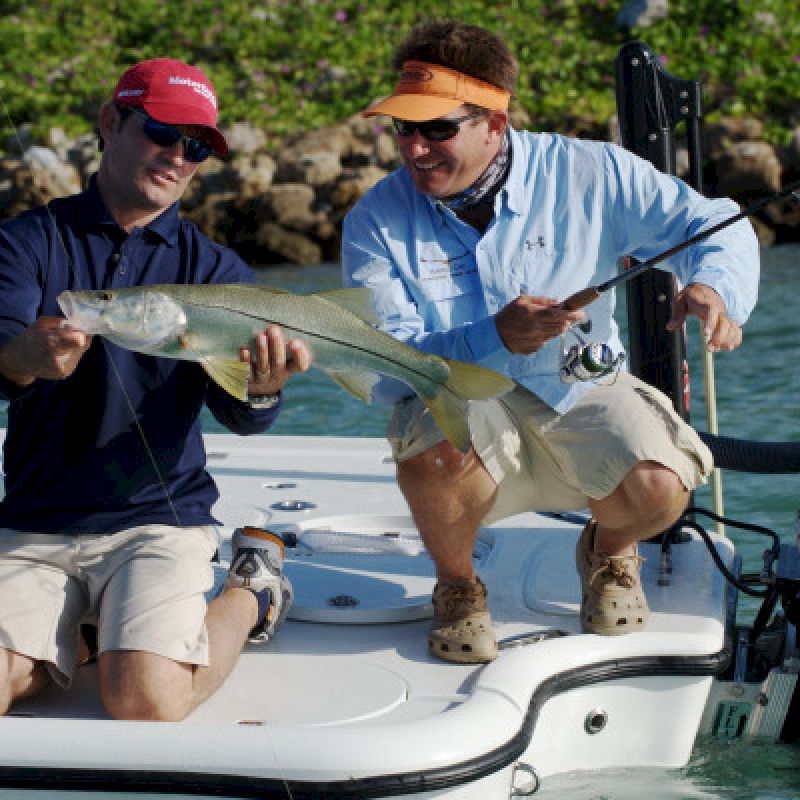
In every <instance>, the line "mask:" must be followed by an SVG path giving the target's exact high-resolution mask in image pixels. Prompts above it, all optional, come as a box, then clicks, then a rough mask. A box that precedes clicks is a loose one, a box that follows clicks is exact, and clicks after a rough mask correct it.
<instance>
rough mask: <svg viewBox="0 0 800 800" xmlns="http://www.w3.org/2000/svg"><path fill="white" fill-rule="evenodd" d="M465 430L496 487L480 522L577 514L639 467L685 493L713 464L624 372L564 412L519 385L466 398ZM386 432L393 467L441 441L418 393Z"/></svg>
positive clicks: (664, 406) (658, 401)
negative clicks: (661, 472) (667, 473)
mask: <svg viewBox="0 0 800 800" xmlns="http://www.w3.org/2000/svg"><path fill="white" fill-rule="evenodd" d="M469 428H470V433H471V434H472V442H473V446H474V448H475V452H476V453H477V454H478V456H479V457H480V459H481V461H482V462H483V465H484V466H485V467H486V469H487V471H488V472H489V474H490V475H491V476H492V478H493V479H494V481H495V482H496V483H497V486H498V492H497V501H496V503H495V505H494V507H493V509H492V511H491V512H490V513H489V515H488V516H487V518H486V520H485V522H486V523H487V524H488V523H490V522H493V521H495V520H498V519H502V518H503V517H507V516H510V515H512V514H517V513H520V512H522V511H569V510H578V509H584V508H586V507H587V505H588V500H589V498H592V499H595V500H599V499H602V498H604V497H607V496H608V495H610V494H611V493H612V492H613V491H614V489H616V487H617V486H618V485H619V484H620V482H621V481H622V480H623V478H625V476H626V475H627V474H628V473H629V472H630V470H631V469H632V468H633V467H634V466H635V465H636V464H637V463H638V462H639V461H655V462H657V463H659V464H663V465H664V466H665V467H667V468H668V469H671V470H672V471H673V472H675V474H676V475H677V476H678V477H679V478H680V480H681V482H682V483H683V485H684V486H685V487H686V488H687V489H688V490H689V491H692V490H694V489H696V488H697V487H698V486H699V485H700V484H702V483H704V482H705V481H706V480H707V477H708V475H709V474H710V472H711V469H712V467H713V459H712V455H711V452H710V451H709V449H708V447H706V445H705V444H704V443H703V441H702V440H701V439H700V437H699V436H698V434H697V432H696V431H695V430H694V429H693V428H692V427H691V426H689V425H688V424H686V423H685V422H684V421H683V420H682V419H681V418H680V417H679V416H678V415H677V413H676V412H675V410H674V409H673V407H672V403H671V402H670V400H669V398H668V397H667V396H666V395H665V394H663V392H660V391H659V390H658V389H655V388H653V387H652V386H650V385H648V384H646V383H645V382H644V381H641V380H639V379H638V378H636V377H634V376H632V375H629V374H627V373H620V374H619V375H617V376H616V378H615V379H614V380H612V381H609V382H608V383H606V384H603V385H598V386H595V387H594V388H593V389H591V390H590V391H589V392H587V393H586V394H585V395H584V396H583V397H582V398H581V399H580V400H579V401H578V402H577V403H576V404H575V405H574V406H573V407H572V408H571V409H570V410H569V411H568V412H566V413H565V414H559V413H557V412H556V411H554V410H553V409H552V408H551V407H550V406H548V405H547V404H546V403H544V402H543V401H542V400H540V399H539V398H538V397H537V396H536V395H535V394H533V393H532V392H530V391H528V390H527V389H525V388H523V387H521V386H519V387H517V388H516V389H514V390H513V391H511V392H509V393H508V394H506V395H504V396H503V397H500V398H495V399H493V400H481V401H474V402H471V403H470V405H469ZM387 436H388V439H389V441H390V443H391V445H392V450H393V453H394V457H395V459H396V460H397V461H404V460H406V459H408V458H411V457H412V456H415V455H418V454H419V453H421V452H423V451H424V450H427V449H428V448H429V447H432V446H433V445H435V444H437V443H438V442H440V441H442V440H443V439H444V436H443V435H442V433H441V431H440V430H439V427H438V426H437V425H436V423H435V422H434V420H433V417H432V415H431V414H430V412H429V411H428V409H427V408H426V407H425V405H424V404H423V403H422V401H421V400H419V398H417V397H412V398H409V399H408V400H405V401H403V402H401V403H398V404H397V405H396V407H395V410H394V413H393V415H392V418H391V419H390V421H389V425H388V429H387Z"/></svg>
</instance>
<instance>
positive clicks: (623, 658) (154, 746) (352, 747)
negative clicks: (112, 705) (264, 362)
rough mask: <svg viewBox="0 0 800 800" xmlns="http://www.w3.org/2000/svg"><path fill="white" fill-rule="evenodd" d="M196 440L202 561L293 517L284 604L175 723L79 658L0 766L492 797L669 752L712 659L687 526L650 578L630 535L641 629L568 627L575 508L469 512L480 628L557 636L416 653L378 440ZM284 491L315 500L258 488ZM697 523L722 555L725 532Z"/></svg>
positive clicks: (422, 608) (707, 562)
mask: <svg viewBox="0 0 800 800" xmlns="http://www.w3.org/2000/svg"><path fill="white" fill-rule="evenodd" d="M207 445H208V450H209V465H210V469H211V471H212V473H213V474H214V477H215V479H216V480H217V481H218V483H219V486H220V489H221V494H222V498H221V500H220V503H219V504H218V506H217V507H216V509H215V512H216V514H217V516H218V517H219V518H220V519H221V520H222V521H223V522H224V526H225V527H224V529H223V531H222V533H223V535H224V537H225V543H224V546H223V548H222V549H221V557H222V563H221V565H220V567H219V570H218V577H219V580H220V581H221V580H222V578H223V577H224V572H225V562H226V561H227V558H228V557H229V554H230V550H229V537H230V534H231V532H232V529H233V528H234V527H236V526H239V525H242V524H256V525H265V526H268V527H270V528H271V529H272V530H275V531H277V532H280V533H283V534H286V533H291V532H294V533H295V534H297V536H298V538H299V541H300V544H299V546H297V547H295V548H287V553H288V554H289V555H288V561H287V571H288V572H289V574H290V575H291V576H292V579H293V582H294V585H295V591H296V600H295V605H294V607H293V610H292V612H291V614H290V618H289V621H288V622H287V624H286V625H285V626H284V628H283V629H282V630H281V632H280V633H279V635H278V637H277V638H276V639H275V640H274V641H273V642H271V643H269V644H267V645H264V646H261V647H256V646H249V647H248V649H247V650H246V652H245V653H244V654H243V656H242V658H241V660H240V662H239V664H238V665H237V667H236V669H235V670H234V672H233V674H232V675H231V677H230V678H229V680H228V681H227V683H226V684H225V685H224V686H223V687H222V689H221V690H220V691H219V692H218V693H217V694H216V695H215V696H214V697H212V698H211V699H210V700H209V701H208V702H206V703H205V704H204V705H203V706H201V707H200V708H199V709H197V710H196V711H195V712H194V713H193V714H192V715H191V717H190V718H189V719H187V720H186V721H185V722H182V723H175V724H172V723H143V722H118V721H112V720H110V719H108V718H107V716H106V714H105V712H104V711H103V709H102V707H101V705H100V703H99V700H98V698H97V695H96V692H95V689H94V678H95V675H94V667H93V666H87V667H83V668H81V669H80V670H79V673H78V678H77V681H76V684H75V686H74V687H73V688H72V690H70V691H69V692H62V691H60V690H57V689H51V690H48V691H47V692H46V693H44V694H43V695H41V696H39V697H37V698H35V699H33V700H31V701H28V702H25V703H21V704H19V705H18V706H17V707H15V709H14V710H13V713H12V714H11V715H10V716H8V717H6V718H4V719H2V720H0V785H13V784H14V783H16V784H17V785H28V782H29V781H30V785H37V786H41V785H43V783H42V782H43V781H44V782H47V781H52V782H53V784H54V785H62V786H64V785H72V786H76V787H81V786H90V785H91V786H96V787H105V788H109V789H111V788H114V787H115V786H117V787H121V784H123V783H124V788H125V789H127V790H130V789H131V788H132V786H131V784H136V783H138V784H139V788H145V787H150V788H152V789H153V790H165V789H166V788H168V787H169V788H172V789H174V790H180V789H181V788H186V787H194V788H195V790H197V789H199V788H204V789H206V790H207V791H208V793H211V792H212V790H221V791H225V792H229V793H231V794H238V795H248V794H252V795H254V796H255V795H262V796H263V795H264V794H269V792H270V791H272V792H274V795H272V794H270V795H269V796H276V797H281V796H285V797H287V798H289V797H291V798H300V797H315V798H323V797H324V798H344V797H359V798H363V797H390V796H391V797H406V796H407V797H414V798H427V797H431V798H433V797H447V798H474V799H475V800H478V798H480V800H487V799H488V800H495V798H506V797H509V794H510V791H511V787H512V782H514V784H515V785H516V787H517V789H518V790H520V791H525V789H526V787H528V788H529V789H532V788H533V787H534V784H535V782H536V780H541V779H545V778H546V777H547V776H549V775H553V774H556V773H561V772H565V771H569V770H576V769H601V768H606V767H628V766H655V767H677V766H681V765H683V764H685V763H686V761H687V760H688V758H689V755H690V752H691V749H692V745H693V742H694V739H695V735H696V733H697V730H698V726H699V724H700V721H701V717H702V714H703V710H704V707H705V703H706V699H707V697H708V694H709V689H710V687H711V685H712V682H713V677H712V676H713V675H714V674H715V673H717V672H718V671H719V669H720V667H721V666H722V664H723V663H724V660H725V659H724V649H725V620H726V591H725V582H724V579H723V578H722V576H721V575H720V574H719V572H718V571H717V569H716V568H715V567H714V565H713V563H712V561H711V559H710V557H709V555H708V552H707V550H706V548H705V545H704V544H703V543H702V542H701V541H700V540H699V539H692V540H691V541H690V542H688V543H685V544H679V545H675V546H674V547H673V572H672V574H671V581H670V585H669V586H659V585H658V578H659V569H658V568H659V555H660V548H659V547H658V546H657V545H654V544H645V545H643V546H642V555H643V556H644V557H645V558H646V561H645V562H644V565H643V577H644V580H645V584H646V592H647V596H648V599H649V603H650V606H651V609H652V612H653V614H652V618H651V621H650V623H649V625H648V629H647V631H646V632H643V633H639V634H632V635H628V636H619V637H598V636H590V635H584V634H581V633H580V632H579V620H578V603H579V583H578V578H577V576H576V574H575V569H574V547H575V541H576V538H577V535H578V533H579V531H580V528H581V525H580V522H579V520H575V521H573V522H568V521H564V520H561V519H555V518H551V517H547V516H542V515H538V514H525V515H519V516H516V517H513V518H510V519H507V520H504V521H502V522H501V523H498V524H497V525H495V526H492V527H489V528H486V529H484V530H482V531H481V534H480V540H479V543H478V547H476V553H475V555H476V563H477V566H478V569H479V572H480V574H481V576H482V577H483V579H484V580H485V582H486V583H487V586H488V588H489V603H490V608H491V611H492V616H493V620H494V623H495V627H496V630H497V634H498V637H499V639H500V640H501V641H505V642H506V643H507V644H509V645H510V644H511V643H512V642H513V641H514V638H513V637H520V636H525V635H528V634H535V633H544V632H548V631H554V630H558V631H562V632H564V633H565V634H566V635H561V636H556V637H554V638H546V639H544V640H542V641H538V642H536V643H520V644H518V645H517V646H505V647H503V649H502V650H501V653H500V656H499V658H498V659H497V660H496V661H495V662H494V663H492V664H490V665H487V666H484V667H479V666H469V665H464V666H462V665H453V664H446V663H444V662H441V661H438V660H436V659H434V658H432V657H431V656H429V655H428V653H427V649H426V632H427V628H428V625H429V617H430V614H431V607H430V593H431V590H432V588H433V582H434V581H433V574H432V563H431V561H430V559H429V558H428V556H427V555H426V554H425V553H424V552H421V551H420V547H419V541H418V537H417V536H416V532H415V530H414V528H413V525H412V523H411V521H410V519H409V517H408V514H407V509H406V506H405V503H404V501H403V499H402V497H401V495H400V493H399V491H398V489H397V487H396V484H395V481H394V466H393V464H392V463H391V460H390V458H389V450H388V447H387V445H386V443H385V442H384V441H382V440H378V439H346V438H317V437H280V436H267V437H253V438H238V437H234V436H228V435H209V436H208V437H207ZM297 501H306V502H310V503H313V504H314V505H315V507H314V508H310V509H307V510H282V509H280V508H275V507H274V506H276V505H279V504H281V503H283V504H284V506H286V507H292V506H294V505H298V503H297ZM326 529H329V530H330V531H333V534H331V533H326ZM386 533H389V534H390V535H389V536H386V535H385V534H386ZM714 541H715V545H716V547H717V548H718V550H719V552H720V553H721V555H722V558H723V560H724V561H725V562H726V563H730V561H731V560H732V558H733V551H732V547H731V544H730V542H729V541H728V540H727V539H725V538H721V537H715V539H714ZM303 542H312V545H311V546H308V545H304V544H303ZM364 542H367V543H370V542H377V544H376V545H375V547H376V548H377V549H383V550H384V552H378V553H367V552H364V551H363V550H359V548H362V547H363V546H364ZM387 542H388V544H387ZM387 547H389V548H392V549H390V550H388V551H387V550H386V548H387ZM340 548H345V549H347V548H349V549H350V552H339V549H340ZM332 598H336V600H335V602H334V604H333V605H332V604H331V602H330V601H331V599H332ZM355 602H357V605H353V603H355ZM509 640H511V641H509ZM592 725H595V726H596V727H597V728H598V730H597V732H591V731H592ZM76 770H77V772H75V771H76Z"/></svg>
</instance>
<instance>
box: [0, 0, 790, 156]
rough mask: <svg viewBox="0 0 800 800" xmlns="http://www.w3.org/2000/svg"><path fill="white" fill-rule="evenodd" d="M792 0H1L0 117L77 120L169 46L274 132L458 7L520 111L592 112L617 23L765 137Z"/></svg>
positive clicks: (381, 69) (584, 122) (778, 89)
mask: <svg viewBox="0 0 800 800" xmlns="http://www.w3.org/2000/svg"><path fill="white" fill-rule="evenodd" d="M795 3H796V0H670V3H669V8H670V13H669V16H668V17H667V18H666V19H663V20H660V21H658V22H657V23H655V24H654V25H652V26H651V27H649V28H647V29H644V30H634V31H624V30H622V29H620V28H619V26H618V25H617V24H616V22H615V15H616V13H617V11H618V10H619V8H620V6H621V5H622V0H596V1H595V2H588V0H447V2H445V1H444V0H416V2H414V3H400V2H398V1H397V0H372V2H367V1H366V0H249V2H245V0H181V2H173V0H136V2H130V0H103V2H99V0H40V2H38V3H33V4H31V3H28V2H21V0H3V2H2V6H1V7H2V8H3V15H2V17H0V44H2V46H1V47H0V100H2V104H3V105H4V106H5V111H6V112H7V113H4V114H3V116H4V117H6V120H5V121H4V122H3V125H2V127H4V128H5V127H7V126H9V124H10V123H9V121H8V117H9V116H10V119H11V120H13V124H14V125H15V126H19V125H21V124H23V123H30V124H31V125H32V126H33V130H34V132H35V133H36V134H38V135H40V136H42V135H44V134H45V133H46V131H47V130H49V129H50V127H52V126H53V125H56V124H58V125H61V126H62V127H66V129H67V131H68V132H69V133H78V132H81V131H87V130H91V128H92V127H93V125H94V120H95V116H96V113H97V109H98V108H99V106H100V104H101V103H102V102H103V101H104V100H106V99H107V97H108V95H109V93H110V91H111V89H112V87H113V85H114V83H115V81H116V79H117V78H118V76H119V75H120V74H121V72H122V71H123V70H124V68H125V67H127V66H128V65H130V64H131V63H133V62H135V61H138V60H141V59H143V58H153V57H156V56H170V57H174V58H180V59H183V60H186V61H189V62H190V63H193V64H196V65H197V66H200V67H201V68H203V69H204V70H206V71H207V72H208V73H209V74H210V76H211V77H212V79H213V81H214V83H215V86H216V87H217V90H218V92H219V94H220V100H221V116H222V120H221V122H222V124H223V125H228V124H231V123H233V122H236V121H245V120H247V121H250V122H252V123H254V124H256V125H258V126H261V127H263V128H264V129H266V130H267V131H269V132H270V133H271V134H273V135H275V136H280V135H283V134H286V133H292V132H300V131H303V130H308V129H313V128H317V127H320V126H323V125H327V124H331V123H334V122H337V121H339V120H341V119H344V118H346V117H349V116H351V115H353V114H355V113H357V112H358V111H360V110H361V109H362V108H363V107H364V106H365V105H366V104H367V103H368V102H369V101H370V100H371V99H373V98H375V97H377V96H379V95H382V94H386V93H388V92H389V91H391V88H392V86H393V83H394V77H395V76H394V75H393V73H392V71H391V69H390V60H391V52H392V48H393V46H394V44H395V43H396V42H397V41H398V40H399V39H400V38H401V37H402V36H403V34H404V33H405V32H406V31H407V30H408V29H409V28H410V27H411V26H412V25H414V24H415V23H418V22H420V21H423V20H428V19H432V18H442V17H456V18H459V19H463V20H465V21H468V22H472V23H475V24H480V25H483V26H485V27H488V28H490V29H492V30H494V31H495V32H497V33H499V34H501V35H502V36H503V37H504V38H505V39H506V40H507V41H508V43H509V44H510V45H511V47H512V49H513V50H514V52H515V53H516V55H517V57H518V58H519V60H520V64H521V68H522V69H521V80H520V85H519V92H518V102H519V104H520V105H521V106H522V107H523V108H524V109H525V110H526V111H527V112H528V113H529V115H530V117H531V119H532V124H533V126H534V127H541V128H544V127H549V128H552V129H555V130H570V129H574V128H575V126H576V124H577V125H578V127H579V128H584V129H585V128H591V127H593V126H594V127H600V126H604V125H605V124H606V123H607V121H608V119H609V117H610V116H611V114H613V111H614V92H613V78H612V76H613V62H614V57H615V55H616V52H617V50H618V49H619V47H620V46H621V45H622V44H623V43H624V42H626V41H628V40H630V39H639V40H640V41H644V42H646V43H647V44H649V45H650V46H651V47H652V48H653V49H654V51H655V52H656V53H659V54H663V60H664V63H665V66H666V68H667V69H668V70H669V71H670V72H671V73H673V74H675V75H678V76H680V77H684V78H702V79H703V80H704V84H705V86H706V105H707V110H708V111H709V112H710V113H711V114H712V115H713V114H714V113H725V114H733V115H745V114H747V115H756V116H758V117H760V118H762V119H764V120H765V122H766V123H767V126H768V130H769V131H770V134H771V136H772V138H773V139H775V140H782V139H784V138H785V137H786V135H787V131H788V130H789V129H790V128H791V126H792V125H793V124H796V122H797V120H796V119H793V117H792V114H793V113H794V114H796V112H797V107H798V98H800V15H798V14H797V11H796V5H795Z"/></svg>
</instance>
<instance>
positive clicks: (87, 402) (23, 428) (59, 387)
mask: <svg viewBox="0 0 800 800" xmlns="http://www.w3.org/2000/svg"><path fill="white" fill-rule="evenodd" d="M48 208H49V210H48ZM48 208H45V207H41V208H38V209H35V210H33V211H30V212H26V213H24V214H22V215H20V216H19V217H16V218H15V219H12V220H8V221H5V222H4V223H3V224H2V225H0V347H2V346H4V345H5V344H6V343H7V342H8V341H10V340H12V339H14V338H15V337H16V336H17V335H19V334H20V333H21V332H22V331H23V330H24V329H25V328H26V327H27V326H28V325H30V324H31V323H32V322H33V321H34V320H35V319H36V318H37V317H40V316H62V315H61V311H60V309H59V307H58V304H57V303H56V297H57V296H58V294H59V293H60V292H62V291H64V290H65V289H102V288H110V287H115V288H118V287H123V286H137V285H142V284H153V283H178V284H195V283H237V282H239V283H242V282H245V283H247V282H252V281H253V273H252V271H251V269H250V268H249V267H248V266H247V264H245V263H244V261H242V260H241V259H240V258H239V257H238V256H237V255H236V254H235V253H234V252H233V251H231V250H229V249H227V248H225V247H222V246H220V245H217V244H214V243H213V242H211V241H210V240H209V239H208V238H206V237H205V236H204V235H203V234H202V233H200V231H199V230H198V229H197V228H196V227H195V226H194V225H193V224H192V223H190V222H187V221H186V220H182V219H181V218H180V217H179V215H178V204H177V203H176V204H175V205H174V206H172V207H171V208H169V209H167V210H166V211H165V212H164V213H163V214H161V215H160V216H159V217H158V218H157V219H156V220H154V221H153V222H152V223H151V224H150V225H148V226H147V227H146V228H141V229H134V230H133V231H132V232H131V233H130V234H128V233H126V232H125V231H124V230H123V229H122V228H120V227H119V225H117V223H116V222H115V221H114V220H113V218H112V217H111V215H110V214H109V212H108V210H107V209H106V207H105V204H104V203H103V201H102V198H101V196H100V193H99V191H98V189H97V185H96V181H95V180H92V182H91V184H90V186H89V188H88V189H87V190H86V191H85V192H83V193H81V194H78V195H75V196H73V197H68V198H63V199H59V200H54V201H53V202H51V203H50V204H49V207H48ZM242 344H245V342H242ZM0 398H3V399H7V400H10V401H11V402H10V405H9V409H8V432H7V436H6V441H5V446H4V471H5V497H4V499H3V500H2V502H0V527H6V528H13V529H16V530H21V531H39V532H43V533H76V534H77V533H104V532H107V533H111V532H115V531H119V530H122V529H124V528H128V527H131V526H134V525H141V524H145V523H165V524H171V525H205V524H209V523H213V522H216V520H215V519H214V517H213V516H212V514H211V507H212V505H213V504H214V502H215V501H216V500H217V498H218V492H217V489H216V486H215V485H214V482H213V480H212V478H211V476H210V475H209V474H208V473H207V472H206V470H205V463H206V454H205V448H204V446H203V440H202V435H201V426H200V420H199V414H200V409H201V408H202V406H203V403H205V404H206V405H207V406H208V408H209V409H210V411H211V412H212V414H213V415H214V416H215V417H216V418H217V420H219V422H221V423H222V424H223V425H225V426H226V427H227V428H228V429H229V430H231V431H233V432H235V433H239V434H249V433H261V432H263V431H264V430H266V429H267V428H268V427H269V426H270V424H271V423H272V421H273V420H274V419H275V417H276V416H277V414H278V410H279V406H276V407H275V408H273V409H269V410H262V411H256V410H253V409H251V408H250V407H249V406H248V405H246V404H244V403H242V402H240V401H239V400H237V399H236V398H234V397H231V396H230V395H229V394H228V393H227V392H225V391H224V390H222V389H220V388H219V387H218V386H217V385H216V384H215V383H214V382H213V381H212V380H210V379H209V378H208V377H207V376H206V373H205V372H204V371H203V369H202V368H201V367H200V366H199V365H198V364H194V363H191V362H185V361H174V360H171V359H164V358H156V357H153V356H147V355H142V354H140V353H134V352H131V351H129V350H124V349H122V348H120V347H117V346H116V345H114V344H113V343H111V342H109V341H107V340H105V339H103V338H102V337H100V336H96V337H94V339H93V341H92V344H91V346H90V348H89V349H88V350H87V352H86V353H85V354H84V355H83V357H82V358H81V360H80V362H79V364H78V367H77V368H76V370H75V371H74V373H73V374H72V375H71V376H70V377H69V378H67V379H66V380H57V381H49V380H36V381H34V383H33V384H32V385H31V386H29V387H26V388H20V387H18V386H16V385H15V384H13V383H11V382H9V381H7V380H4V379H2V376H0ZM151 454H152V458H151ZM153 458H154V459H155V462H156V464H153Z"/></svg>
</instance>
